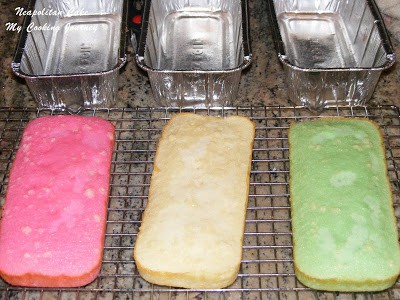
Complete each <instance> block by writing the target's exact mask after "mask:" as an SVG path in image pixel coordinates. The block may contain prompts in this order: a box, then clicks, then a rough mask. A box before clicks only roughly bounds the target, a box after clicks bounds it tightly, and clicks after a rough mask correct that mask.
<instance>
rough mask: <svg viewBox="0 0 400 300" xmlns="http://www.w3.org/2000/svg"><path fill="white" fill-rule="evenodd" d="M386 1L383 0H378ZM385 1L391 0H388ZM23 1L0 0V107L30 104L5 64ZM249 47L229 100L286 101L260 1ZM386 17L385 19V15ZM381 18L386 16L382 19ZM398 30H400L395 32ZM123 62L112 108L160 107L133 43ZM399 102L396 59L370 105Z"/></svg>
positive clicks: (399, 42) (395, 37)
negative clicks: (249, 55)
mask: <svg viewBox="0 0 400 300" xmlns="http://www.w3.org/2000/svg"><path fill="white" fill-rule="evenodd" d="M381 1H386V0H381ZM389 1H390V0H389ZM26 3H27V1H24V0H16V1H5V0H2V1H0V8H1V9H0V23H1V26H0V39H1V44H0V60H1V65H2V69H1V71H0V72H1V77H0V80H1V90H0V106H19V107H21V106H24V107H35V103H34V101H33V98H32V96H31V94H30V92H29V90H28V87H27V86H26V84H25V82H24V80H21V79H20V78H17V77H16V76H14V75H13V73H12V71H11V69H10V64H11V61H12V57H13V55H14V51H15V47H16V44H17V40H18V33H17V32H16V31H12V30H7V26H6V24H7V23H15V22H16V23H18V24H19V25H20V24H22V20H23V17H20V16H17V15H16V12H15V9H16V8H17V7H26ZM249 11H250V29H251V47H252V53H253V61H252V64H251V65H250V67H249V68H247V69H246V70H245V71H244V72H243V73H242V78H241V81H240V85H239V92H238V96H237V99H236V100H235V101H234V103H233V104H234V105H235V106H236V105H240V106H242V105H244V106H247V105H283V106H287V105H290V102H289V100H288V98H287V94H286V89H285V82H284V78H283V70H282V67H281V65H280V64H279V61H278V58H277V56H276V52H275V48H274V44H273V41H272V37H271V34H270V29H269V24H268V20H267V13H266V4H265V1H260V0H249ZM386 20H389V19H386ZM386 20H385V21H386ZM388 25H389V26H388V29H390V31H389V34H390V37H391V41H392V44H393V47H394V48H395V52H396V55H397V58H399V57H400V39H399V36H400V34H398V32H397V27H396V26H393V22H391V23H390V24H388ZM399 32H400V31H399ZM128 51H129V53H128V63H127V64H126V66H125V67H124V68H123V69H122V70H121V74H120V82H119V85H120V87H119V93H118V101H117V103H115V106H117V107H130V106H146V107H147V106H150V107H153V106H159V105H158V104H157V103H156V102H155V101H154V97H153V95H152V91H151V87H150V82H149V80H148V77H147V74H146V73H144V72H143V71H141V70H140V69H139V68H138V67H137V66H136V64H135V61H134V57H133V55H132V48H131V47H129V48H128ZM375 103H380V104H395V105H400V63H396V64H395V65H394V66H393V67H392V68H390V69H389V70H388V71H385V72H384V73H383V74H382V76H381V78H380V80H379V83H378V86H377V87H376V90H375V93H374V95H373V97H372V99H371V102H370V104H371V105H374V104H375Z"/></svg>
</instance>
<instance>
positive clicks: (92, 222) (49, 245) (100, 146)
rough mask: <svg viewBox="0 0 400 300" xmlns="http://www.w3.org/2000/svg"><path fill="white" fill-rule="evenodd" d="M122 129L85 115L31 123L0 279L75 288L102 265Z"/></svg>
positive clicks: (12, 182) (3, 233)
mask: <svg viewBox="0 0 400 300" xmlns="http://www.w3.org/2000/svg"><path fill="white" fill-rule="evenodd" d="M113 145H114V126H113V125H112V124H111V123H110V122H108V121H106V120H103V119H100V118H97V117H85V116H72V115H70V116H46V117H41V118H38V119H35V120H33V121H31V122H30V123H29V124H28V125H27V127H26V128H25V130H24V133H23V137H22V140H21V143H20V146H19V149H18V151H17V154H16V157H15V160H14V162H13V165H12V169H11V173H10V178H9V183H8V190H7V194H6V199H5V203H4V206H3V209H2V218H1V220H0V276H1V277H2V278H3V279H4V280H5V281H7V282H8V283H10V284H12V285H19V286H31V287H74V286H82V285H85V284H88V283H90V282H91V281H93V280H94V279H95V278H96V277H97V275H98V273H99V272H100V267H101V258H102V252H103V244H104V235H105V226H106V216H107V215H106V213H107V204H108V189H109V180H110V165H111V157H112V151H113Z"/></svg>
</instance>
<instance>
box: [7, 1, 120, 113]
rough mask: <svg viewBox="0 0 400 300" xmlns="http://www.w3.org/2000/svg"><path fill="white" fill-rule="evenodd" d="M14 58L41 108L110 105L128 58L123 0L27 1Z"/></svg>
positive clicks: (80, 107) (70, 108) (77, 107)
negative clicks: (27, 4)
mask: <svg viewBox="0 0 400 300" xmlns="http://www.w3.org/2000/svg"><path fill="white" fill-rule="evenodd" d="M25 13H26V17H25V19H24V23H23V29H22V31H21V35H20V39H19V43H18V45H17V49H16V53H15V55H14V59H13V61H12V69H13V71H14V73H15V74H16V75H18V76H20V77H22V78H25V80H26V83H27V85H28V87H29V89H30V91H31V93H32V95H33V97H34V99H35V101H36V103H37V105H38V107H39V108H52V109H67V110H70V111H72V112H76V111H79V110H81V109H82V108H94V107H108V106H110V105H112V103H113V102H114V101H115V100H116V97H117V95H116V94H117V90H118V77H119V69H120V68H121V67H122V66H123V65H124V64H125V63H126V60H127V58H126V53H125V52H126V51H125V50H126V49H125V33H124V32H125V26H126V1H124V0H111V1H102V0H81V1H74V0H41V1H31V2H30V3H29V7H28V8H27V10H26V11H25Z"/></svg>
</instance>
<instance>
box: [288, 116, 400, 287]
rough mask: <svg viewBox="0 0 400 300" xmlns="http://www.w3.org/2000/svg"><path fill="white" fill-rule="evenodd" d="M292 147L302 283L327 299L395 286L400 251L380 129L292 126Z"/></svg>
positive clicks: (357, 124)
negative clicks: (327, 293)
mask: <svg viewBox="0 0 400 300" xmlns="http://www.w3.org/2000/svg"><path fill="white" fill-rule="evenodd" d="M289 145H290V201H291V209H292V210H291V213H292V230H293V246H294V249H293V252H294V254H293V255H294V266H295V273H296V276H297V278H298V279H299V280H300V281H301V282H302V283H303V284H304V285H306V286H309V287H311V288H314V289H319V290H328V291H344V292H354V291H379V290H383V289H386V288H388V287H390V286H391V285H393V284H394V283H395V281H396V279H397V277H398V276H399V272H400V250H399V242H398V230H397V226H396V219H395V215H394V209H393V199H392V192H391V188H390V184H389V180H388V175H387V165H386V158H385V149H384V144H383V139H382V136H381V132H380V130H379V128H378V127H377V125H376V124H375V123H373V122H372V121H369V120H367V119H356V118H348V119H345V118H328V119H319V120H315V121H303V122H298V123H293V124H292V126H291V127H290V131H289Z"/></svg>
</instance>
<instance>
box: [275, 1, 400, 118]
mask: <svg viewBox="0 0 400 300" xmlns="http://www.w3.org/2000/svg"><path fill="white" fill-rule="evenodd" d="M267 7H268V15H269V19H270V24H271V27H272V32H273V37H274V40H275V46H276V50H277V53H278V57H279V59H280V61H281V62H282V64H283V68H284V71H285V78H286V81H287V89H288V95H289V98H290V99H291V100H292V101H293V102H294V103H295V104H297V105H304V106H306V107H309V108H311V109H316V110H320V109H322V108H324V107H325V106H329V105H366V104H367V102H368V100H369V99H370V98H371V96H372V94H373V92H374V89H375V87H376V84H377V82H378V80H379V77H380V75H381V72H382V71H383V70H384V69H387V68H389V67H390V66H391V65H393V63H394V61H395V54H394V52H393V48H392V46H391V43H390V40H389V38H388V35H387V32H386V28H385V26H384V23H383V20H382V18H381V15H380V13H379V10H378V8H377V6H376V4H375V2H374V1H373V0H354V1H340V0H311V1H310V0H297V1H286V0H269V1H268V5H267Z"/></svg>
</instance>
